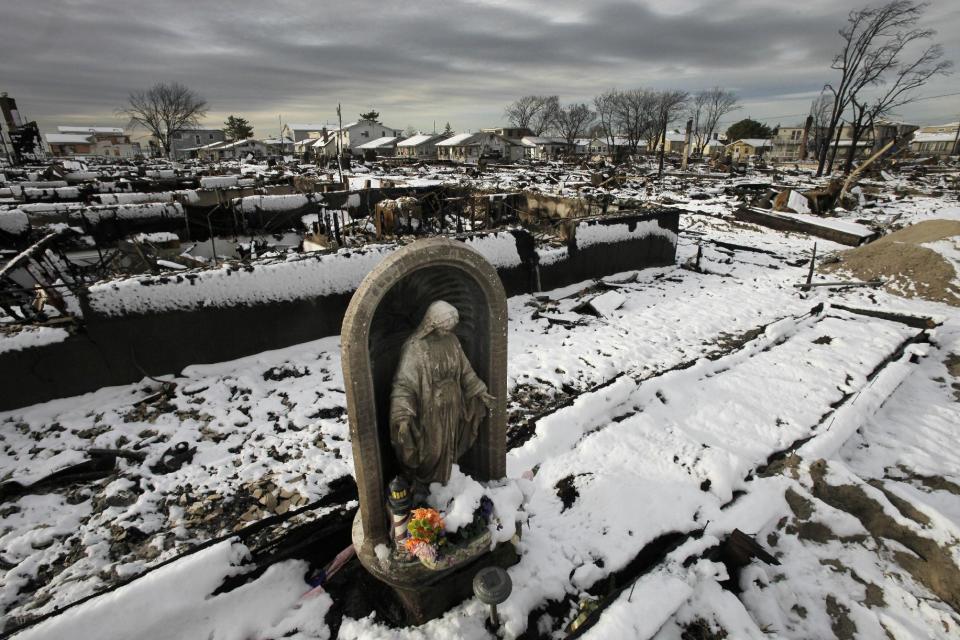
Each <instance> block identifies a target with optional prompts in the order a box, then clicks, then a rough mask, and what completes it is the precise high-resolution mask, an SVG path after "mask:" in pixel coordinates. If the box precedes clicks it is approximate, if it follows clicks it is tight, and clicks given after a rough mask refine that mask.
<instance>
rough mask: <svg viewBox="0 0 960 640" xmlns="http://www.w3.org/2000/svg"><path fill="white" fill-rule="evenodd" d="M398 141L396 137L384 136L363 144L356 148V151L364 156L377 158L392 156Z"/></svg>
mask: <svg viewBox="0 0 960 640" xmlns="http://www.w3.org/2000/svg"><path fill="white" fill-rule="evenodd" d="M399 141H400V138H398V137H397V136H384V137H382V138H377V139H376V140H371V141H370V142H365V143H363V144H361V145H358V146H357V147H356V150H357V151H359V152H360V153H361V154H363V155H364V156H367V155H369V154H371V153H372V154H373V155H375V156H377V157H380V156H392V155H394V153H395V152H396V150H397V143H398V142H399Z"/></svg>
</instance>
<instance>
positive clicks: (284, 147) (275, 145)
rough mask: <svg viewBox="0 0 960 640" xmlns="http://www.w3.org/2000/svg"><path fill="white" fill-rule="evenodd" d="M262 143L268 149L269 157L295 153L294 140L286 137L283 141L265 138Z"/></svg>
mask: <svg viewBox="0 0 960 640" xmlns="http://www.w3.org/2000/svg"><path fill="white" fill-rule="evenodd" d="M261 142H263V144H264V145H265V146H266V147H267V151H268V152H269V155H272V156H288V155H291V154H292V153H293V151H294V141H293V138H287V137H284V138H283V139H282V140H281V139H280V138H265V139H264V140H261Z"/></svg>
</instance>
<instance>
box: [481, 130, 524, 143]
mask: <svg viewBox="0 0 960 640" xmlns="http://www.w3.org/2000/svg"><path fill="white" fill-rule="evenodd" d="M480 132H481V133H495V134H497V135H498V136H503V137H504V138H511V139H513V140H519V139H521V138H525V137H527V136H535V135H536V134H535V133H534V132H533V131H531V130H530V129H528V128H527V127H493V128H490V129H480Z"/></svg>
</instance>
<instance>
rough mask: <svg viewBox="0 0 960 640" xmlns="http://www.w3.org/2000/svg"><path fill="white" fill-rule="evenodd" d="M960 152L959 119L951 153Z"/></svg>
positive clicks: (956, 153)
mask: <svg viewBox="0 0 960 640" xmlns="http://www.w3.org/2000/svg"><path fill="white" fill-rule="evenodd" d="M958 154H960V121H957V135H955V136H953V153H952V154H951V155H958Z"/></svg>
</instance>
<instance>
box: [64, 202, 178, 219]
mask: <svg viewBox="0 0 960 640" xmlns="http://www.w3.org/2000/svg"><path fill="white" fill-rule="evenodd" d="M183 217H184V213H183V205H182V204H180V203H179V202H171V203H147V204H120V205H101V206H95V207H85V208H84V209H82V210H78V211H73V212H71V213H70V220H71V221H72V222H81V221H84V220H86V221H87V222H89V223H91V224H99V223H100V222H101V221H102V220H145V219H150V218H160V219H167V218H183Z"/></svg>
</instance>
